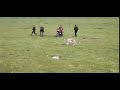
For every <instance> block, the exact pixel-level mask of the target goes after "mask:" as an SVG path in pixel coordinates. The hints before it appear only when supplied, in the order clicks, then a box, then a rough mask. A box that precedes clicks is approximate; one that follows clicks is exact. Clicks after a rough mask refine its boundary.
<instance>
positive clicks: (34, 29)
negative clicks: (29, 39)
mask: <svg viewBox="0 0 120 90" xmlns="http://www.w3.org/2000/svg"><path fill="white" fill-rule="evenodd" d="M32 30H33V31H32V33H31V35H32V34H33V33H34V34H36V35H37V33H35V31H36V28H35V26H34V25H33V29H32Z"/></svg>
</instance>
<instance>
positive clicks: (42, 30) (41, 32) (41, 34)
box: [40, 26, 44, 37]
mask: <svg viewBox="0 0 120 90" xmlns="http://www.w3.org/2000/svg"><path fill="white" fill-rule="evenodd" d="M43 33H44V27H43V26H42V27H40V36H41V37H43Z"/></svg>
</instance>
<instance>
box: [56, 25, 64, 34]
mask: <svg viewBox="0 0 120 90" xmlns="http://www.w3.org/2000/svg"><path fill="white" fill-rule="evenodd" d="M57 30H59V35H60V36H63V32H64V29H63V27H62V25H60V27H59V28H58V29H57Z"/></svg>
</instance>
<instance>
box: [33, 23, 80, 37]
mask: <svg viewBox="0 0 120 90" xmlns="http://www.w3.org/2000/svg"><path fill="white" fill-rule="evenodd" d="M78 29H79V28H78V27H77V25H75V26H74V31H75V37H77V32H78ZM32 30H33V31H32V33H31V35H32V34H33V33H34V34H36V35H37V33H36V32H35V31H36V27H35V25H33V28H32ZM63 32H64V29H63V27H62V25H60V26H59V28H58V29H57V32H56V37H58V36H63ZM43 34H44V27H43V26H41V27H40V36H41V37H43Z"/></svg>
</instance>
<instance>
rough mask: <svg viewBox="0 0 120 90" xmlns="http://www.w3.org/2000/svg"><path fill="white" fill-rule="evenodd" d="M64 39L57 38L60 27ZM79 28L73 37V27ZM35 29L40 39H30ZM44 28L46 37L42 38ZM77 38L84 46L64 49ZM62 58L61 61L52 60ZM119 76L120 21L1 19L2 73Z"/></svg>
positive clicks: (0, 53) (106, 18) (107, 18)
mask: <svg viewBox="0 0 120 90" xmlns="http://www.w3.org/2000/svg"><path fill="white" fill-rule="evenodd" d="M60 24H61V25H62V26H63V27H64V30H65V32H64V36H63V37H61V38H57V37H55V34H56V29H57V28H58V26H59V25H60ZM75 24H76V25H77V26H78V27H79V31H78V37H74V30H73V27H74V25H75ZM32 25H35V26H36V28H37V34H38V35H37V36H36V35H33V36H30V34H31V32H32ZM40 25H44V27H45V36H44V37H43V38H42V37H40V36H39V27H40ZM67 38H74V39H76V40H77V41H80V42H81V44H78V45H76V46H66V45H63V43H64V39H67ZM53 55H59V56H61V57H60V59H59V60H55V59H52V58H51V56H53ZM12 72H13V73H119V18H118V17H71V18H70V29H69V18H68V17H46V18H45V17H37V18H35V17H16V18H11V17H0V73H12Z"/></svg>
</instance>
